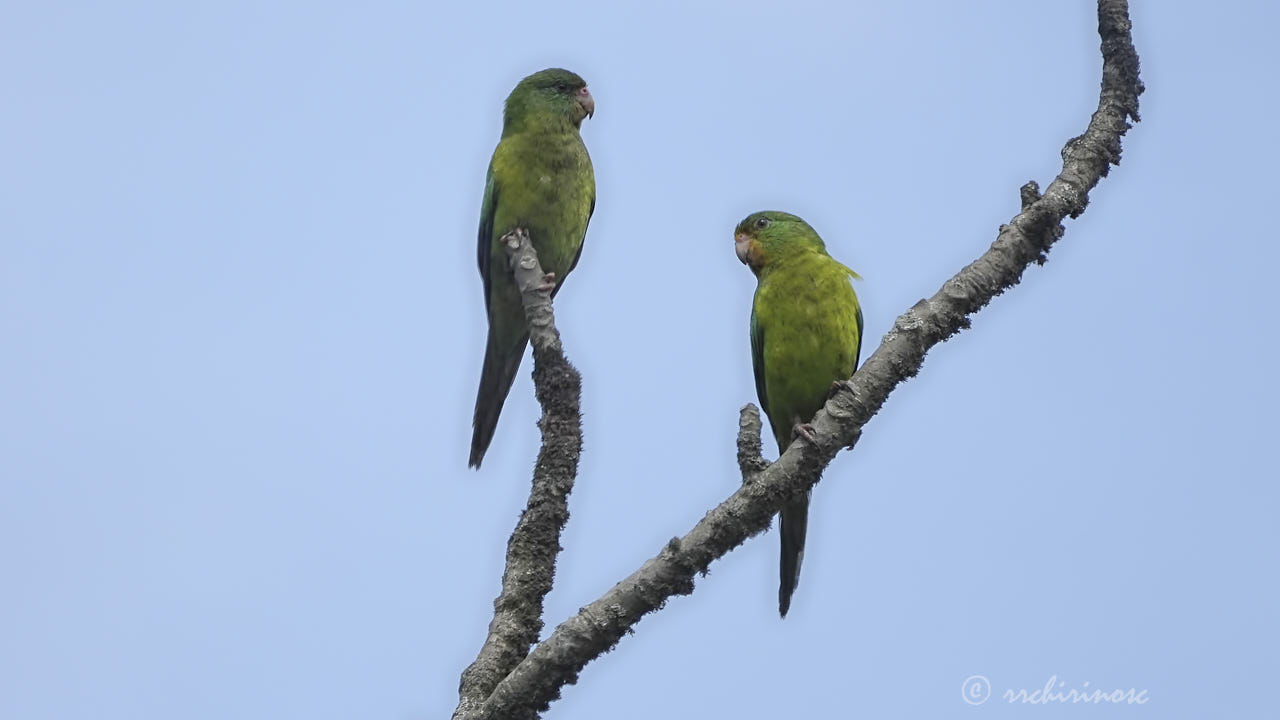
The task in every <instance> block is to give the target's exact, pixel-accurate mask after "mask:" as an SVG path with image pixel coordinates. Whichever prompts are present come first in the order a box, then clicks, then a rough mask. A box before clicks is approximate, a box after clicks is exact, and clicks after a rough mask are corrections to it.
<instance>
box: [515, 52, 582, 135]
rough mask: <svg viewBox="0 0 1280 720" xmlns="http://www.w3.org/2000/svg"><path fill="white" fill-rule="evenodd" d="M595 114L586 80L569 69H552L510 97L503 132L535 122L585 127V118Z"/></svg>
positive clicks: (521, 85)
mask: <svg viewBox="0 0 1280 720" xmlns="http://www.w3.org/2000/svg"><path fill="white" fill-rule="evenodd" d="M595 112H596V100H595V98H594V97H592V96H591V91H590V90H588V89H587V81H586V80H583V79H582V78H580V77H578V76H577V75H576V74H575V73H571V72H569V71H568V70H561V69H560V68H548V69H546V70H540V71H538V72H536V73H534V74H532V75H530V76H529V77H527V78H525V79H523V80H521V81H520V83H519V84H517V85H516V87H515V89H514V90H512V91H511V94H510V95H508V96H507V105H506V111H505V112H504V113H503V117H504V122H503V132H504V133H506V132H510V131H514V130H522V129H525V128H526V127H527V126H529V125H530V124H534V123H536V124H540V125H552V126H554V125H556V124H562V123H565V122H567V123H570V124H572V125H573V127H575V128H576V127H581V125H582V119H583V118H587V117H591V116H593V115H595Z"/></svg>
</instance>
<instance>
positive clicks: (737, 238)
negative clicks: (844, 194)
mask: <svg viewBox="0 0 1280 720" xmlns="http://www.w3.org/2000/svg"><path fill="white" fill-rule="evenodd" d="M733 249H734V251H735V252H737V254H738V259H739V260H741V261H742V262H743V263H744V264H745V265H746V266H747V267H749V268H751V272H753V273H755V274H756V275H759V274H760V271H761V270H763V269H765V268H766V267H769V266H770V265H773V264H775V263H778V262H781V261H783V260H785V259H787V258H790V257H795V256H796V255H800V254H803V253H811V252H819V253H823V254H826V252H827V247H826V245H824V244H823V242H822V238H820V237H818V233H817V232H816V231H814V229H813V228H811V227H809V223H807V222H805V221H804V220H801V219H800V218H798V217H796V216H795V215H791V214H789V213H784V212H777V211H775V210H765V211H762V212H758V213H753V214H751V215H748V216H747V217H746V219H744V220H743V221H742V222H740V223H738V227H737V228H735V229H734V231H733Z"/></svg>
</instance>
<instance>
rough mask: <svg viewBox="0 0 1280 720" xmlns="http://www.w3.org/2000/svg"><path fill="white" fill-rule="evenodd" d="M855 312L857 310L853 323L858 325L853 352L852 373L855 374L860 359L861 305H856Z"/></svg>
mask: <svg viewBox="0 0 1280 720" xmlns="http://www.w3.org/2000/svg"><path fill="white" fill-rule="evenodd" d="M856 310H857V313H858V314H857V315H856V316H855V317H856V320H855V322H856V323H857V325H858V344H857V345H855V346H854V350H853V369H854V372H857V370H858V361H859V360H861V359H862V305H861V304H858V305H857V308H856Z"/></svg>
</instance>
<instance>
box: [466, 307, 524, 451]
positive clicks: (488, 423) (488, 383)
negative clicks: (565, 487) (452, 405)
mask: <svg viewBox="0 0 1280 720" xmlns="http://www.w3.org/2000/svg"><path fill="white" fill-rule="evenodd" d="M528 342H529V336H528V335H521V336H520V337H519V339H518V341H517V342H516V343H515V344H514V345H512V344H510V343H503V342H499V341H497V340H496V339H495V338H494V336H493V333H492V332H491V333H489V342H488V344H487V345H486V346H485V349H484V369H483V370H482V371H481V372H480V390H479V391H478V392H477V393H476V413H475V417H474V418H473V419H472V421H471V427H472V431H471V460H470V461H469V462H468V463H467V464H468V465H469V466H471V467H473V468H478V467H480V461H482V460H484V454H485V452H486V451H488V449H489V443H490V442H492V441H493V433H494V431H495V430H496V429H497V428H498V416H499V415H501V414H502V404H503V403H504V402H506V400H507V393H509V392H511V383H512V382H514V381H515V379H516V371H517V370H519V369H520V361H521V360H522V359H523V358H524V348H525V345H527V344H528Z"/></svg>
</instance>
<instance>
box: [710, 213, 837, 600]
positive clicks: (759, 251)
mask: <svg viewBox="0 0 1280 720" xmlns="http://www.w3.org/2000/svg"><path fill="white" fill-rule="evenodd" d="M734 249H735V250H736V251H737V254H738V259H739V260H741V261H742V262H743V263H745V264H746V265H747V266H748V267H750V268H751V272H753V273H755V276H756V281H757V284H756V294H755V299H754V300H753V301H752V305H751V363H752V365H753V366H754V367H755V375H756V394H757V395H758V396H759V398H760V404H761V405H762V406H764V412H765V414H766V415H768V416H769V425H770V426H772V427H773V437H774V439H775V440H777V442H778V453H779V454H781V453H782V452H783V451H785V450H786V449H787V446H788V445H790V444H791V441H792V439H793V438H794V437H797V436H806V437H811V436H812V434H813V428H812V427H811V426H810V425H809V424H808V423H809V421H810V420H812V419H813V416H814V415H815V414H817V412H818V410H819V409H821V408H822V405H823V404H824V403H825V402H826V399H827V396H828V394H829V393H830V391H831V387H832V383H834V382H835V381H837V380H844V379H846V378H848V377H849V376H851V375H853V371H854V370H855V369H856V368H857V366H858V354H859V352H860V351H861V349H862V308H861V307H859V305H858V296H857V294H855V293H854V291H853V284H852V283H851V282H850V279H851V278H856V277H858V275H857V273H855V272H853V271H852V270H850V269H849V268H847V267H845V266H844V265H841V264H840V263H839V262H837V261H836V260H834V259H832V257H831V256H830V255H828V254H827V248H826V246H825V245H824V244H823V242H822V238H820V237H818V233H817V232H815V231H814V229H813V228H811V227H809V224H808V223H806V222H805V221H804V220H801V219H800V218H798V217H796V216H795V215H788V214H787V213H783V212H758V213H755V214H754V215H750V216H748V217H747V218H746V219H745V220H743V221H742V222H740V223H738V227H737V228H736V229H735V230H734ZM781 516H782V521H781V523H780V534H781V536H782V560H781V566H780V568H779V580H780V583H779V585H778V612H779V613H780V614H781V615H782V617H786V616H787V609H788V608H790V607H791V595H792V593H794V592H795V589H796V585H797V584H798V583H799V582H800V563H801V561H802V560H803V558H804V537H805V531H806V529H807V526H808V521H809V493H808V492H806V493H805V494H804V495H802V496H800V497H796V498H793V499H792V500H790V501H788V502H787V504H786V505H784V506H783V508H782V512H781Z"/></svg>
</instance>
